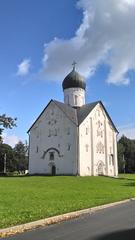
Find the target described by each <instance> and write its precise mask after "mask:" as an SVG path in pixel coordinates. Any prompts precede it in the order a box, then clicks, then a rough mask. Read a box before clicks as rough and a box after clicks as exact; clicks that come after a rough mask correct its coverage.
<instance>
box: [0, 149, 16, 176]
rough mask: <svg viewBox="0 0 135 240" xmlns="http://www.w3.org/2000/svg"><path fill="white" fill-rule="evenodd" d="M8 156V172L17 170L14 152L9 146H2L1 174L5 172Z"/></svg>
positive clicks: (0, 152) (0, 155)
mask: <svg viewBox="0 0 135 240" xmlns="http://www.w3.org/2000/svg"><path fill="white" fill-rule="evenodd" d="M5 154H6V170H7V172H13V171H15V170H16V163H15V159H14V151H13V149H12V147H11V146H9V145H8V144H0V172H3V171H4V156H5Z"/></svg>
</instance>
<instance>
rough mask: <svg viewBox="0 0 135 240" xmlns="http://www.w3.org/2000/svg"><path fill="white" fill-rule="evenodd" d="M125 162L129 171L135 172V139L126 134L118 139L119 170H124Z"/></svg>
mask: <svg viewBox="0 0 135 240" xmlns="http://www.w3.org/2000/svg"><path fill="white" fill-rule="evenodd" d="M124 161H125V162H124ZM123 164H125V171H126V172H127V173H130V172H135V140H131V139H128V138H127V137H125V136H124V135H123V136H122V137H121V138H120V139H119V141H118V165H119V172H123V170H124V167H123V166H124V165H123Z"/></svg>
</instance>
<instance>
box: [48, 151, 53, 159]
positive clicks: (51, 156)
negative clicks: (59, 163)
mask: <svg viewBox="0 0 135 240" xmlns="http://www.w3.org/2000/svg"><path fill="white" fill-rule="evenodd" d="M49 154H50V160H54V152H49Z"/></svg>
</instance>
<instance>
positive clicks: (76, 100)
mask: <svg viewBox="0 0 135 240" xmlns="http://www.w3.org/2000/svg"><path fill="white" fill-rule="evenodd" d="M77 102H78V96H77V95H75V105H77Z"/></svg>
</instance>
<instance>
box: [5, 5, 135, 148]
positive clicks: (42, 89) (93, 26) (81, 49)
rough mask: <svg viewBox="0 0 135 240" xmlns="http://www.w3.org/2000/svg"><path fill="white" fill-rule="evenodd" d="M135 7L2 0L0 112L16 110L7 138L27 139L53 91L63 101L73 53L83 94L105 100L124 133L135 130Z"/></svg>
mask: <svg viewBox="0 0 135 240" xmlns="http://www.w3.org/2000/svg"><path fill="white" fill-rule="evenodd" d="M101 2H102V5H100V4H101ZM118 3H119V5H118ZM100 9H101V10H100ZM132 10H135V4H134V1H132V0H117V1H115V0H113V1H112V0H110V1H109V4H108V5H106V0H100V1H99V0H80V1H76V0H58V1H54V0H34V1H33V0H27V1H26V0H23V1H18V0H12V1H8V0H1V1H0V30H1V33H0V86H1V94H0V95H1V100H0V113H1V114H3V113H6V114H7V115H10V116H12V117H17V127H16V128H14V129H12V130H8V131H4V136H5V141H6V142H7V143H9V144H12V145H14V143H16V142H17V140H18V139H21V140H23V141H24V140H25V139H27V133H26V132H27V130H28V129H29V127H30V126H31V124H32V122H33V121H34V120H35V119H36V117H37V116H38V115H39V114H40V112H41V111H42V110H43V108H44V107H45V106H46V104H47V103H48V101H50V99H57V100H59V101H63V92H62V87H61V83H62V80H63V78H64V76H65V74H67V73H68V72H69V71H70V70H71V69H72V62H73V60H76V61H77V70H78V71H79V72H80V73H81V74H83V75H84V76H85V77H86V79H87V93H86V102H92V101H97V100H102V101H103V103H104V104H105V107H106V108H107V111H108V112H109V114H110V116H111V118H112V120H113V121H114V123H115V125H116V127H117V128H118V130H119V131H120V133H124V134H126V135H127V136H128V137H131V138H135V111H134V92H135V80H134V78H135V73H134V69H135V66H134V64H135V63H134V62H135V61H134V58H135V51H134V50H133V49H134V35H133V34H131V33H130V30H129V27H128V24H130V23H131V21H133V17H134V16H132ZM103 13H104V15H103ZM115 21H117V24H116V22H115ZM122 23H123V24H124V27H123V24H122ZM125 23H126V24H125ZM116 25H117V26H116ZM130 28H131V31H132V30H133V29H134V26H132V25H131V24H130ZM110 29H111V32H109V31H110ZM132 32H134V33H135V30H133V31H132ZM119 34H120V35H119ZM129 37H130V38H129ZM129 42H130V44H129ZM128 44H129V46H128ZM122 46H123V49H122Z"/></svg>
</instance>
